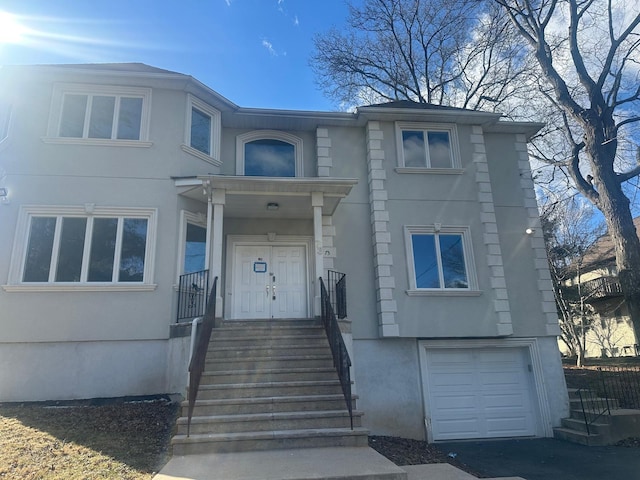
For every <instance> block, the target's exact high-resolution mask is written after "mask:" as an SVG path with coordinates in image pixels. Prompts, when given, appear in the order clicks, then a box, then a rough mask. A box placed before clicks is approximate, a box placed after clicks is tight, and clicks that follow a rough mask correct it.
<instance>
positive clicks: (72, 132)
mask: <svg viewBox="0 0 640 480" xmlns="http://www.w3.org/2000/svg"><path fill="white" fill-rule="evenodd" d="M150 102H151V90H149V89H146V88H132V87H108V86H104V85H93V86H91V85H56V87H55V89H54V99H53V108H52V112H51V120H50V122H49V123H50V125H49V138H47V139H46V140H47V141H63V142H71V143H73V142H78V141H80V142H88V143H97V144H102V145H108V144H131V145H136V144H138V145H137V146H140V145H139V144H140V143H141V142H146V141H147V140H148V128H149V110H150V109H149V103H150Z"/></svg>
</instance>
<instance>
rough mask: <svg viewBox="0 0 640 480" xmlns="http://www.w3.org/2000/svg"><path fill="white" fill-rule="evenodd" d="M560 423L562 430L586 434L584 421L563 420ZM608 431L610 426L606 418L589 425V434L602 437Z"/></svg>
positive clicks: (575, 419)
mask: <svg viewBox="0 0 640 480" xmlns="http://www.w3.org/2000/svg"><path fill="white" fill-rule="evenodd" d="M561 422H562V427H563V428H567V429H569V430H575V431H577V432H583V433H587V425H586V424H585V422H584V420H578V419H577V418H563V419H562V420H561ZM610 429H611V425H610V424H609V423H607V417H606V416H605V417H601V418H600V419H599V421H596V422H594V423H590V424H589V433H594V434H595V433H597V434H600V435H603V434H608V433H609V430H610Z"/></svg>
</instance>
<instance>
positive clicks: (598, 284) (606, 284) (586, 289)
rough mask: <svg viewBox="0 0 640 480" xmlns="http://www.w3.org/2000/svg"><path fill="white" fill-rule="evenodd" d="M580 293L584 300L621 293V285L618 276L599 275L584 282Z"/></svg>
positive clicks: (619, 294) (616, 295) (615, 295)
mask: <svg viewBox="0 0 640 480" xmlns="http://www.w3.org/2000/svg"><path fill="white" fill-rule="evenodd" d="M580 290H581V293H582V296H583V297H584V298H585V300H586V301H589V300H598V299H600V298H607V297H618V296H621V295H622V286H621V285H620V281H619V280H618V277H600V278H595V279H593V280H589V281H587V282H584V283H583V284H582V285H581V288H580Z"/></svg>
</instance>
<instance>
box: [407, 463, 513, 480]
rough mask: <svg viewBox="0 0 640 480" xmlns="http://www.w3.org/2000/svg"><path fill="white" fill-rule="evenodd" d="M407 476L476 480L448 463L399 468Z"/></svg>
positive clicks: (413, 479)
mask: <svg viewBox="0 0 640 480" xmlns="http://www.w3.org/2000/svg"><path fill="white" fill-rule="evenodd" d="M400 468H402V469H403V470H405V471H406V472H407V473H408V474H409V478H408V480H477V477H474V476H473V475H471V474H469V473H467V472H463V471H462V470H460V469H459V468H456V467H454V466H453V465H449V464H448V463H431V464H428V465H407V466H404V467H400ZM486 480H524V479H523V478H522V477H502V478H500V479H490V478H489V479H486Z"/></svg>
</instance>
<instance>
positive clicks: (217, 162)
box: [180, 143, 222, 167]
mask: <svg viewBox="0 0 640 480" xmlns="http://www.w3.org/2000/svg"><path fill="white" fill-rule="evenodd" d="M180 148H182V150H184V151H185V152H187V153H188V154H189V155H193V156H194V157H198V158H199V159H200V160H204V161H205V162H207V163H210V164H211V165H215V166H216V167H221V166H222V162H221V161H220V160H218V159H217V158H213V157H211V156H209V155H207V154H206V153H202V152H201V151H200V150H197V149H195V148H193V147H190V146H189V145H185V144H184V143H183V144H182V145H180Z"/></svg>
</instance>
